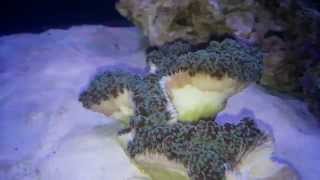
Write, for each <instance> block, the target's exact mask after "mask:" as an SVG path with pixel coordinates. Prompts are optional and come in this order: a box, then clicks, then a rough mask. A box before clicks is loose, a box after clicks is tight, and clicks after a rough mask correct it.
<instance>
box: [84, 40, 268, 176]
mask: <svg viewBox="0 0 320 180" xmlns="http://www.w3.org/2000/svg"><path fill="white" fill-rule="evenodd" d="M147 64H148V66H149V70H150V72H149V74H147V75H136V74H129V73H126V72H123V71H108V72H105V73H103V74H102V75H99V76H97V77H96V79H95V80H93V81H92V82H91V84H90V86H89V88H88V89H87V90H86V91H84V92H83V93H82V94H81V95H80V98H79V99H80V101H81V102H82V103H83V105H84V107H86V108H89V109H92V110H95V111H98V112H102V113H104V114H105V115H107V116H111V117H114V118H116V119H120V120H121V121H123V122H125V123H124V124H125V129H124V130H122V131H121V132H119V135H120V139H121V140H120V141H121V144H122V147H124V148H126V152H127V153H128V155H129V156H130V157H131V158H132V159H133V160H134V162H135V163H136V164H137V165H138V166H139V167H140V168H142V169H143V171H144V172H149V173H152V172H154V170H155V169H157V172H158V171H159V173H160V172H161V173H160V174H161V175H159V173H155V174H154V173H152V175H151V174H150V176H151V177H153V178H154V179H168V178H169V179H170V177H169V176H171V178H172V176H174V177H180V178H181V179H193V180H203V179H213V180H219V179H225V177H226V173H227V172H229V171H230V170H231V171H232V170H233V169H234V168H235V167H237V165H238V163H239V162H240V161H241V158H242V157H243V156H244V155H245V154H247V153H248V152H250V151H252V150H253V149H255V147H258V146H260V145H262V144H264V143H265V142H268V137H267V136H266V135H265V134H264V133H263V132H262V131H260V130H259V129H258V128H257V126H256V124H255V123H254V121H253V120H252V119H248V118H245V119H243V120H242V121H241V122H240V123H239V124H237V125H234V124H224V125H219V124H217V123H216V122H215V121H214V118H215V115H216V114H217V113H218V112H220V111H221V110H222V109H223V108H224V106H225V104H226V101H227V99H228V97H230V96H231V95H233V94H235V93H236V92H238V91H240V90H241V89H242V88H244V87H245V86H246V85H247V84H248V83H249V82H254V81H258V80H259V79H260V77H261V69H262V56H261V52H260V51H259V50H257V49H256V48H254V47H250V46H247V45H244V44H242V43H240V42H237V41H235V40H225V41H222V42H216V41H212V42H211V43H210V44H208V45H207V47H205V48H202V49H197V48H196V47H194V46H192V45H191V44H189V43H187V42H183V41H177V42H174V43H171V44H167V45H164V46H163V47H160V48H158V49H154V50H152V51H150V52H149V53H148V54H147ZM173 174H174V175H173Z"/></svg>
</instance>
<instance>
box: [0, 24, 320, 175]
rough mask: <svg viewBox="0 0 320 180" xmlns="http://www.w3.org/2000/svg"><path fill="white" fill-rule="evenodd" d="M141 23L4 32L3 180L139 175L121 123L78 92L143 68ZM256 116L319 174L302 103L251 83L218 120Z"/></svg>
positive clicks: (0, 85) (281, 149) (285, 152)
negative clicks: (107, 74) (118, 72)
mask: <svg viewBox="0 0 320 180" xmlns="http://www.w3.org/2000/svg"><path fill="white" fill-rule="evenodd" d="M142 46H143V45H142V44H141V41H140V35H139V33H138V31H137V30H136V29H134V28H108V27H103V26H80V27H73V28H71V29H68V30H50V31H47V32H45V33H42V34H17V35H11V36H5V37H0V180H58V179H59V180H71V179H72V180H102V179H104V180H105V179H106V180H127V179H138V176H140V174H139V172H138V170H137V169H136V168H135V167H134V166H133V165H131V163H130V161H129V159H128V158H127V157H126V155H125V154H124V152H123V151H122V150H121V148H120V147H119V146H118V145H117V143H116V142H115V140H114V137H115V135H116V131H117V129H118V128H119V124H118V123H117V122H115V121H114V120H112V119H109V118H106V117H105V116H103V115H101V114H98V113H95V112H91V111H89V110H86V109H84V108H83V107H82V106H81V104H80V103H79V102H78V101H77V99H78V95H79V93H80V92H81V90H82V89H84V88H85V87H86V85H87V84H88V82H89V81H90V79H92V77H93V76H94V75H95V74H96V73H97V72H99V71H101V70H103V69H105V68H114V67H119V66H121V67H122V68H125V66H131V67H132V68H142V67H144V53H143V47H142ZM244 116H251V117H255V118H256V119H257V122H258V124H259V126H260V127H261V128H263V129H265V130H267V131H269V132H271V133H273V134H274V136H275V140H276V152H275V158H277V159H279V160H281V161H285V162H288V163H289V164H290V165H291V166H292V167H293V168H294V169H295V170H297V172H298V173H299V174H300V177H301V179H304V180H318V179H319V175H320V153H319V149H320V128H319V125H318V124H317V123H316V121H315V120H314V119H313V117H312V116H311V115H310V113H309V112H308V111H307V110H306V107H305V105H304V104H303V103H301V102H299V101H297V100H292V99H288V98H285V97H278V96H274V95H271V94H270V93H268V92H266V91H265V90H263V89H262V88H261V87H259V86H257V85H251V86H249V87H248V88H246V89H245V90H244V91H242V92H241V93H239V94H237V95H235V96H233V97H232V98H231V99H230V100H229V102H228V105H227V107H226V109H225V110H224V111H223V112H221V113H220V114H219V116H218V121H219V122H221V123H223V122H229V121H231V122H236V121H238V120H239V119H240V118H241V117H244Z"/></svg>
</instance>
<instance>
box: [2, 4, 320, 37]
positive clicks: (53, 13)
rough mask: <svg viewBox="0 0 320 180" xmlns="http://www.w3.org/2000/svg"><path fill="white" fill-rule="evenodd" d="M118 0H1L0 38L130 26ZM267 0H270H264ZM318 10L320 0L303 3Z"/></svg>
mask: <svg viewBox="0 0 320 180" xmlns="http://www.w3.org/2000/svg"><path fill="white" fill-rule="evenodd" d="M116 1H117V0H0V36H1V35H7V34H15V33H22V32H33V33H38V32H42V31H45V30H47V29H50V28H68V27H70V26H72V25H81V24H103V25H108V26H130V25H131V24H130V23H129V22H128V21H127V20H126V19H125V18H123V17H122V16H121V15H120V14H119V13H118V12H117V11H116V10H115V7H114V5H115V3H116ZM265 1H270V0H265ZM304 2H305V3H306V4H308V5H309V7H310V6H311V7H313V8H316V9H318V10H319V9H320V0H304Z"/></svg>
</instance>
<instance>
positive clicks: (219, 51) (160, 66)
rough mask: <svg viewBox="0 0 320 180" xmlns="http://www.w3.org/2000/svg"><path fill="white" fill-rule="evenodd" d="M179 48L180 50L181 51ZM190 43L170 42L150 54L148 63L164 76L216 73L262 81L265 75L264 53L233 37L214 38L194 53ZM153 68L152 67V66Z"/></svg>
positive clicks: (217, 74) (245, 79)
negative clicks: (219, 39) (184, 72)
mask: <svg viewBox="0 0 320 180" xmlns="http://www.w3.org/2000/svg"><path fill="white" fill-rule="evenodd" d="M177 49H178V50H177ZM191 50H192V47H191V45H190V44H188V43H183V42H180V41H178V42H177V43H170V44H166V45H164V46H163V47H161V48H159V49H157V50H153V51H151V52H150V53H148V54H147V63H148V64H149V66H150V64H152V65H155V66H156V69H157V73H159V74H160V75H162V76H165V75H171V74H174V73H177V72H181V71H187V72H188V73H190V74H191V75H192V74H195V73H205V74H209V75H212V76H223V75H224V74H227V75H229V76H230V77H232V78H235V79H238V80H241V81H258V80H259V79H260V78H261V75H262V58H263V57H262V53H261V52H260V51H259V49H258V48H255V47H250V46H248V45H245V44H244V43H240V42H238V41H235V40H232V39H226V40H224V41H222V42H217V41H211V42H210V44H209V45H208V46H207V48H205V49H201V50H198V51H194V52H192V51H191ZM150 69H151V67H150Z"/></svg>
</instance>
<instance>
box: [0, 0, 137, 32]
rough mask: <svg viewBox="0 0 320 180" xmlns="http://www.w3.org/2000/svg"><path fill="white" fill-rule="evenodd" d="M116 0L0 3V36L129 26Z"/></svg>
mask: <svg viewBox="0 0 320 180" xmlns="http://www.w3.org/2000/svg"><path fill="white" fill-rule="evenodd" d="M116 1H117V0H0V36H1V35H8V34H15V33H23V32H33V33H39V32H42V31H45V30H47V29H50V28H62V29H65V28H68V27H70V26H72V25H81V24H103V25H108V26H130V25H131V24H130V23H129V22H128V21H127V20H126V19H125V18H123V17H122V16H121V15H120V14H119V13H118V12H117V11H116V9H115V7H114V6H115V2H116Z"/></svg>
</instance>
